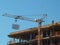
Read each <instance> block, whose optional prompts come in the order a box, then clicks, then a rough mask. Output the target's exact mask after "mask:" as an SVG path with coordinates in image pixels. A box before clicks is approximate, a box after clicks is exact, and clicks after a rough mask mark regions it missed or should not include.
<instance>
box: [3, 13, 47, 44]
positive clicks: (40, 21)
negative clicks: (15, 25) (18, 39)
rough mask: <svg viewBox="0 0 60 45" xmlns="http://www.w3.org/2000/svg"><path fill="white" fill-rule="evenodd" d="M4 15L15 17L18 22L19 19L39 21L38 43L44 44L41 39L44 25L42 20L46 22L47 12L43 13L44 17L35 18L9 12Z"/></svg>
mask: <svg viewBox="0 0 60 45" xmlns="http://www.w3.org/2000/svg"><path fill="white" fill-rule="evenodd" d="M3 16H7V17H11V18H14V19H15V21H16V22H17V20H18V19H21V20H26V21H31V22H37V23H38V45H42V43H41V41H40V39H41V26H42V22H44V19H45V18H46V17H47V14H43V17H42V18H41V19H34V20H33V19H31V18H26V17H23V16H17V15H11V14H7V13H6V14H3Z"/></svg>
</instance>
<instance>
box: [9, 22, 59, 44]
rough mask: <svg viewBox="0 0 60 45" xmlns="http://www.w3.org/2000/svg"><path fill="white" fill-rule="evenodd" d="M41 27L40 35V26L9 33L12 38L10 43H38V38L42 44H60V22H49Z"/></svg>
mask: <svg viewBox="0 0 60 45" xmlns="http://www.w3.org/2000/svg"><path fill="white" fill-rule="evenodd" d="M40 29H41V34H40V35H38V27H35V28H30V29H27V30H22V31H17V32H12V33H10V34H9V35H8V37H9V38H10V39H11V40H10V41H9V42H8V45H38V40H39V41H40V45H60V23H54V24H48V25H45V26H42V27H40ZM38 37H39V38H40V39H38Z"/></svg>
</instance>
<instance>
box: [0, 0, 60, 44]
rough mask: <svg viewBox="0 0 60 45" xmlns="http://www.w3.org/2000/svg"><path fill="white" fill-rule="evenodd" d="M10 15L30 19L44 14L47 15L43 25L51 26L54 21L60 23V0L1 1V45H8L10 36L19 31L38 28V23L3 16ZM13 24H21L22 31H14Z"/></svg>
mask: <svg viewBox="0 0 60 45" xmlns="http://www.w3.org/2000/svg"><path fill="white" fill-rule="evenodd" d="M5 13H8V14H11V15H21V16H24V17H28V18H34V19H35V18H39V19H40V18H41V17H43V16H42V14H47V15H48V16H47V18H46V19H44V20H45V22H44V23H43V24H49V23H51V21H52V20H54V21H55V22H59V21H60V0H0V45H7V43H8V41H9V40H10V38H9V37H8V34H10V33H11V32H16V31H19V30H24V29H28V28H31V27H36V26H38V24H37V23H35V22H31V21H26V20H18V22H16V23H15V22H14V19H13V18H9V17H6V16H2V15H3V14H5ZM12 24H19V25H20V29H19V30H14V29H12Z"/></svg>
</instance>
